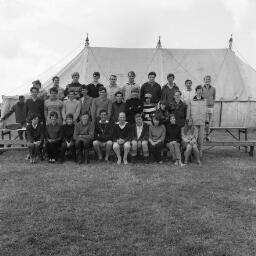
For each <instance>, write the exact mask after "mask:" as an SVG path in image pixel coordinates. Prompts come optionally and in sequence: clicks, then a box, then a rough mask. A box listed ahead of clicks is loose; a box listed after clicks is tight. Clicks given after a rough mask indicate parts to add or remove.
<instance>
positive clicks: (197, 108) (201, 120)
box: [188, 85, 207, 157]
mask: <svg viewBox="0 0 256 256" xmlns="http://www.w3.org/2000/svg"><path fill="white" fill-rule="evenodd" d="M195 90H196V96H195V97H194V98H193V100H192V101H191V102H190V104H189V110H188V113H189V114H190V115H191V118H192V120H193V124H194V126H195V127H196V128H197V130H198V137H197V144H198V150H199V156H200V157H202V156H203V141H204V132H205V123H206V119H207V102H206V99H204V97H203V96H202V95H203V87H202V85H198V86H197V87H196V89H195ZM188 118H189V117H188Z"/></svg>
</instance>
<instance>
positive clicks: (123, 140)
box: [113, 112, 131, 165]
mask: <svg viewBox="0 0 256 256" xmlns="http://www.w3.org/2000/svg"><path fill="white" fill-rule="evenodd" d="M130 139H131V126H130V125H129V123H128V122H126V116H125V113H124V112H121V113H119V117H118V123H116V124H114V127H113V150H114V152H115V154H116V156H117V164H118V165H120V164H121V162H122V157H121V152H120V150H121V148H123V149H124V157H123V162H124V164H125V165H127V164H128V161H127V156H128V153H129V151H130V148H131V145H130Z"/></svg>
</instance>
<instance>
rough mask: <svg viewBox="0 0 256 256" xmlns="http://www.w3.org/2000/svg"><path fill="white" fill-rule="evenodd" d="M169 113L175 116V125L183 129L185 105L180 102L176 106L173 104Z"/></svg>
mask: <svg viewBox="0 0 256 256" xmlns="http://www.w3.org/2000/svg"><path fill="white" fill-rule="evenodd" d="M170 113H171V114H174V115H175V119H176V124H177V125H178V126H179V127H183V126H184V125H185V121H186V117H187V105H186V104H185V103H183V102H182V101H180V102H179V103H178V104H177V103H176V102H174V103H173V104H171V106H170Z"/></svg>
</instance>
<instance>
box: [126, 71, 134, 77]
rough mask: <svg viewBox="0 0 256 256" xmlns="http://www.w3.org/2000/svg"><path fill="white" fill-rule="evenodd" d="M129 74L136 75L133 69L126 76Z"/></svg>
mask: <svg viewBox="0 0 256 256" xmlns="http://www.w3.org/2000/svg"><path fill="white" fill-rule="evenodd" d="M129 75H133V76H136V75H135V72H134V71H129V73H128V76H129Z"/></svg>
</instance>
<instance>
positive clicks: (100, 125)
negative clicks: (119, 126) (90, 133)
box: [93, 109, 113, 161]
mask: <svg viewBox="0 0 256 256" xmlns="http://www.w3.org/2000/svg"><path fill="white" fill-rule="evenodd" d="M112 132H113V126H112V124H111V123H110V122H109V121H108V120H107V111H106V110H105V109H102V110H101V111H100V120H99V121H98V122H97V123H96V125H95V131H94V141H93V147H94V150H95V152H96V153H97V156H98V159H99V160H100V161H101V160H102V159H103V157H102V148H105V149H106V154H105V161H108V158H109V154H110V151H111V148H112V144H113V142H112Z"/></svg>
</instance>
